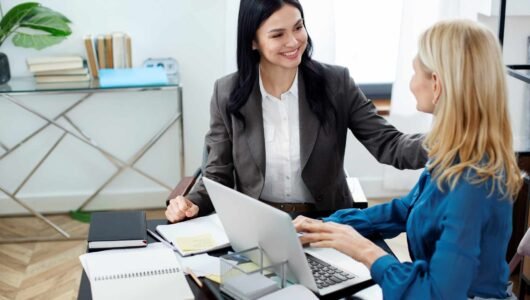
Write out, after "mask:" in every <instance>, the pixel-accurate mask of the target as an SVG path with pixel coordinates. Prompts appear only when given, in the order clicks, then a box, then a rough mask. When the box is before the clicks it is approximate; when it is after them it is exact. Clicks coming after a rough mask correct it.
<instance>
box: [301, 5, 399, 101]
mask: <svg viewBox="0 0 530 300" xmlns="http://www.w3.org/2000/svg"><path fill="white" fill-rule="evenodd" d="M301 3H302V5H303V6H304V12H305V18H306V20H307V22H306V24H307V29H308V32H309V34H310V35H311V37H312V39H313V43H314V46H315V52H314V58H315V59H316V60H319V61H322V62H326V63H331V64H337V65H342V66H346V67H348V69H349V70H350V74H351V76H352V77H353V78H354V79H355V81H356V82H357V83H358V84H359V85H361V88H363V86H365V87H366V88H365V89H363V90H365V92H366V93H367V94H368V93H370V94H368V96H369V97H371V98H375V97H376V96H377V98H380V97H381V96H387V98H390V91H391V89H392V82H393V81H394V78H395V76H396V63H397V57H398V46H399V37H400V27H401V15H402V4H403V1H402V0H371V1H351V0H331V1H321V0H301ZM371 93H374V94H373V95H372V94H371Z"/></svg>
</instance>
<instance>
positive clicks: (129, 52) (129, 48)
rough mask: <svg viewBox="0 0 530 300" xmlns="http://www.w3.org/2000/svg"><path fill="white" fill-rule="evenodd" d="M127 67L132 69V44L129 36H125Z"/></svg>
mask: <svg viewBox="0 0 530 300" xmlns="http://www.w3.org/2000/svg"><path fill="white" fill-rule="evenodd" d="M125 67H126V68H132V42H131V37H130V36H129V35H128V34H125Z"/></svg>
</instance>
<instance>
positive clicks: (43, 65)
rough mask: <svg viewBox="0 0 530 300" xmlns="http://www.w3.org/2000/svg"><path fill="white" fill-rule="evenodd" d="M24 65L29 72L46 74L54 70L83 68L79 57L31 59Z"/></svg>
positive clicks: (81, 59)
mask: <svg viewBox="0 0 530 300" xmlns="http://www.w3.org/2000/svg"><path fill="white" fill-rule="evenodd" d="M26 63H27V65H28V69H29V71H30V72H33V73H35V72H46V71H56V70H71V69H79V68H82V67H83V58H81V57H80V56H57V57H32V58H27V59H26Z"/></svg>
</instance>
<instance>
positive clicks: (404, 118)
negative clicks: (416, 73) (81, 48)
mask: <svg viewBox="0 0 530 300" xmlns="http://www.w3.org/2000/svg"><path fill="white" fill-rule="evenodd" d="M479 1H480V0H404V1H403V11H402V19H401V20H402V21H401V22H402V23H401V34H400V43H399V50H398V60H397V61H398V63H397V67H396V79H395V81H394V85H393V90H392V103H391V110H390V117H389V121H390V122H391V123H392V124H393V125H394V126H396V127H397V128H398V129H400V130H401V131H403V132H408V133H416V132H427V131H428V130H429V128H430V124H431V116H430V115H427V114H424V113H420V112H418V111H417V110H416V100H415V99H414V96H413V95H412V93H411V92H410V90H409V81H410V78H411V76H412V74H413V71H412V60H413V58H414V56H415V55H416V52H417V43H418V37H419V35H420V34H421V33H422V32H423V31H424V30H425V29H426V28H427V27H429V26H430V25H432V24H433V23H435V22H436V21H438V20H442V19H450V18H469V19H473V20H476V19H477V12H478V7H479ZM421 171H422V170H417V171H410V170H407V171H402V170H397V169H395V168H393V167H390V166H385V167H384V174H383V184H384V188H385V189H388V190H400V191H408V190H409V189H410V188H411V187H412V186H413V185H414V184H415V183H416V181H417V179H418V177H419V174H420V173H421Z"/></svg>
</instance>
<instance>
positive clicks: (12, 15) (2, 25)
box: [0, 2, 40, 36]
mask: <svg viewBox="0 0 530 300" xmlns="http://www.w3.org/2000/svg"><path fill="white" fill-rule="evenodd" d="M38 6H40V4H39V3H35V2H27V3H22V4H19V5H17V6H14V7H13V8H11V9H10V10H9V11H8V12H7V13H6V15H5V16H4V17H3V18H2V21H0V30H1V31H2V36H3V35H5V34H8V33H9V32H10V31H11V30H12V29H13V27H14V26H15V25H16V24H17V23H18V22H20V21H21V20H22V19H24V18H25V17H26V16H27V15H28V14H29V13H31V11H32V10H33V9H35V8H36V7H38Z"/></svg>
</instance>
